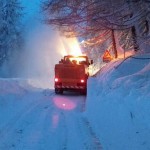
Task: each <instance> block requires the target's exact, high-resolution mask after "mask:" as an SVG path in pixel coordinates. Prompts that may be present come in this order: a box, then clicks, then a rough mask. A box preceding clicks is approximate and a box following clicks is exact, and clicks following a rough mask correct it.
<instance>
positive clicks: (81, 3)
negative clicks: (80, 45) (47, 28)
mask: <svg viewBox="0 0 150 150" xmlns="http://www.w3.org/2000/svg"><path fill="white" fill-rule="evenodd" d="M149 9H150V1H148V0H106V1H104V0H46V2H44V5H43V10H44V11H45V12H46V15H47V17H46V23H48V24H50V25H54V26H56V27H58V28H59V29H60V31H62V32H63V33H64V35H65V36H67V37H72V36H77V37H82V38H84V39H92V43H94V38H95V45H97V41H98V40H97V37H100V38H101V39H102V40H103V33H104V32H105V31H110V33H113V32H114V31H115V32H116V31H119V32H120V31H121V36H122V37H121V38H120V39H121V43H124V44H123V47H124V48H131V47H132V48H134V49H135V50H138V49H139V43H138V40H139V37H140V39H142V40H143V39H145V37H149V36H148V34H149V18H150V17H149V16H150V12H149ZM143 35H144V37H143ZM110 37H111V36H110ZM104 39H105V38H104ZM99 41H101V40H99Z"/></svg>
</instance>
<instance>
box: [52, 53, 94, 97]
mask: <svg viewBox="0 0 150 150" xmlns="http://www.w3.org/2000/svg"><path fill="white" fill-rule="evenodd" d="M92 63H93V61H92V60H91V62H89V59H88V57H87V56H72V55H67V56H64V58H63V59H61V61H59V64H56V65H55V80H54V82H55V84H54V86H55V93H56V94H62V93H63V91H78V92H80V93H81V94H84V95H86V91H87V79H88V76H89V65H91V64H92Z"/></svg>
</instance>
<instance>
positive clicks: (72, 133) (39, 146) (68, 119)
mask: <svg viewBox="0 0 150 150" xmlns="http://www.w3.org/2000/svg"><path fill="white" fill-rule="evenodd" d="M85 100H86V97H84V96H81V95H78V94H74V93H72V94H71V93H66V94H64V95H55V94H54V91H53V90H34V91H26V90H23V91H22V92H21V93H15V94H14V93H10V92H9V94H8V93H7V94H4V93H3V94H1V96H0V122H1V123H0V150H101V149H102V148H101V144H100V141H99V139H98V138H97V137H96V134H95V133H94V132H93V130H92V128H91V126H90V124H89V122H88V120H87V119H86V117H84V115H83V112H84V109H85Z"/></svg>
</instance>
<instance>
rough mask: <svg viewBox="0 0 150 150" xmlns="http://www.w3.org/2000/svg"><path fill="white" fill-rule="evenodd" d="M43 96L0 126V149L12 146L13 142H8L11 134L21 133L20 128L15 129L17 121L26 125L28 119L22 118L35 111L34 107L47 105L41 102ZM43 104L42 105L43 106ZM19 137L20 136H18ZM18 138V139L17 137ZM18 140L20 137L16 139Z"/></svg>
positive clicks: (13, 145)
mask: <svg viewBox="0 0 150 150" xmlns="http://www.w3.org/2000/svg"><path fill="white" fill-rule="evenodd" d="M53 95H54V94H53V93H52V94H50V96H48V97H49V98H50V97H52V96H53ZM43 99H44V98H43V97H41V98H40V99H39V100H38V101H35V100H34V102H32V103H30V104H29V105H27V106H25V108H23V109H22V110H21V111H20V112H19V113H17V115H16V116H15V117H13V118H12V119H11V120H10V121H9V122H8V123H7V124H6V125H5V126H4V127H3V128H1V130H0V131H1V132H0V149H1V148H2V149H10V148H14V147H15V144H13V143H12V144H10V143H11V142H10V141H11V139H13V138H12V135H13V134H15V133H18V135H19V133H20V134H21V133H22V132H23V130H22V129H16V127H17V125H19V123H20V122H21V121H23V123H24V125H25V126H28V125H29V124H30V123H29V121H28V120H24V118H25V117H26V116H27V115H28V114H30V113H32V112H35V110H36V109H39V107H45V108H46V107H47V105H46V104H45V103H43ZM43 104H44V106H43ZM20 138H21V137H20ZM17 140H18V139H17ZM17 142H20V139H19V140H18V141H17Z"/></svg>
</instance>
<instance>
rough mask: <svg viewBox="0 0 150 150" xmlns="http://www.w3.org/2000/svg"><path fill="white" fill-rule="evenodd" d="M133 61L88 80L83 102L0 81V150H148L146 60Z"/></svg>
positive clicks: (28, 83) (32, 83)
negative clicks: (86, 92)
mask: <svg viewBox="0 0 150 150" xmlns="http://www.w3.org/2000/svg"><path fill="white" fill-rule="evenodd" d="M136 58H142V59H135V58H128V59H126V60H125V61H117V62H112V63H110V64H108V65H107V66H105V67H104V68H103V69H102V70H101V72H100V73H99V74H97V76H96V77H91V78H90V79H89V81H88V94H87V97H84V96H80V95H78V94H75V93H65V94H64V95H55V94H54V90H53V89H52V88H51V89H47V88H44V87H42V86H41V84H39V81H38V82H36V80H23V79H0V150H47V149H51V150H102V149H103V150H149V149H150V109H149V108H150V101H149V100H150V92H149V90H150V59H145V58H150V55H145V56H136ZM42 82H43V81H42Z"/></svg>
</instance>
